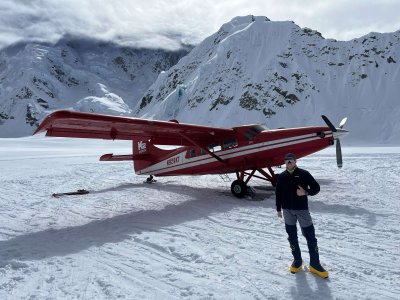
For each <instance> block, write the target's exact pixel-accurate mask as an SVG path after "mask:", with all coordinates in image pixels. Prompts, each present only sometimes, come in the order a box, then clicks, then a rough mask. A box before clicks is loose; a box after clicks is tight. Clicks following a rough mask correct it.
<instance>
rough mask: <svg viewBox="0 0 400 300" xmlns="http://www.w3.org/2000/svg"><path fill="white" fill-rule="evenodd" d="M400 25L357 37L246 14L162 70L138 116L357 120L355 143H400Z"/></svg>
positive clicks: (224, 121)
mask: <svg viewBox="0 0 400 300" xmlns="http://www.w3.org/2000/svg"><path fill="white" fill-rule="evenodd" d="M399 66H400V31H397V32H394V33H385V34H381V33H370V34H368V35H366V36H364V37H361V38H359V39H354V40H351V41H348V42H341V41H335V40H330V39H324V38H323V37H322V36H321V34H320V33H318V32H316V31H313V30H311V29H308V28H300V27H299V26H297V25H296V24H294V23H293V22H289V21H288V22H271V21H269V20H268V19H267V18H265V17H254V16H247V17H237V18H234V19H233V20H232V21H230V22H228V23H226V24H224V25H223V26H222V27H221V29H220V30H219V31H218V32H216V33H215V34H213V35H212V36H210V37H209V38H207V39H205V40H204V41H203V42H202V43H201V44H199V45H198V46H197V47H196V48H195V49H193V50H192V51H191V52H190V53H189V54H188V55H187V56H185V57H184V58H183V59H182V60H181V61H180V62H179V63H178V64H177V65H175V66H174V67H172V68H171V69H170V70H168V71H167V72H165V73H162V74H160V76H159V77H158V79H157V81H156V82H155V83H154V84H153V85H152V86H151V87H150V88H149V90H148V91H147V93H146V94H145V95H144V97H143V98H142V100H141V101H140V102H139V103H138V104H137V106H136V108H135V113H136V114H137V115H139V116H143V117H150V118H156V119H171V118H175V119H178V120H180V121H184V122H192V123H200V124H213V125H221V126H233V125H238V124H244V123H263V124H266V125H267V126H268V127H272V128H275V127H292V126H302V125H310V124H320V123H322V120H321V119H320V115H321V114H326V115H328V116H329V117H330V118H331V119H332V121H335V122H339V120H340V119H341V118H342V117H344V116H348V117H349V123H348V128H349V129H350V130H351V132H352V134H351V136H349V139H348V140H347V142H353V143H370V144H400V130H399V129H400V122H399V121H398V118H397V116H398V115H400V106H399V96H398V95H399V94H400V84H399V83H400V67H399Z"/></svg>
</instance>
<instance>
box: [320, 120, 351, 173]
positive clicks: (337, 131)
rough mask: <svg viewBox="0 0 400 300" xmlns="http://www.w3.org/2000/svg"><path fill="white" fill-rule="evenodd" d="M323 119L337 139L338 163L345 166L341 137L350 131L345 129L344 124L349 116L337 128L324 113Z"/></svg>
mask: <svg viewBox="0 0 400 300" xmlns="http://www.w3.org/2000/svg"><path fill="white" fill-rule="evenodd" d="M321 117H322V119H323V120H324V121H325V123H326V125H328V127H329V128H330V129H331V130H332V133H333V138H334V139H335V140H336V163H337V166H338V168H341V167H342V166H343V159H342V147H341V145H340V138H342V137H344V136H345V135H347V134H348V133H349V132H348V131H347V130H345V129H343V127H344V125H345V124H346V122H347V118H343V119H342V121H340V123H339V127H338V128H336V127H335V126H334V125H333V124H332V122H331V121H329V119H328V118H327V117H326V116H324V115H322V116H321Z"/></svg>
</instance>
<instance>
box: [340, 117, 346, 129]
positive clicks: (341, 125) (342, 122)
mask: <svg viewBox="0 0 400 300" xmlns="http://www.w3.org/2000/svg"><path fill="white" fill-rule="evenodd" d="M346 122H347V117H346V118H343V119H342V121H340V124H339V128H340V129H342V128H343V126H344V124H346Z"/></svg>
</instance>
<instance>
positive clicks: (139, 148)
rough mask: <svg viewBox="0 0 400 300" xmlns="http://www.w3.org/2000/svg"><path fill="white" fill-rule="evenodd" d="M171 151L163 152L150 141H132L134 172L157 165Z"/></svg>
mask: <svg viewBox="0 0 400 300" xmlns="http://www.w3.org/2000/svg"><path fill="white" fill-rule="evenodd" d="M172 151H173V150H163V149H160V148H158V147H156V146H154V144H153V143H152V141H151V140H145V139H143V140H139V139H137V140H133V141H132V154H133V167H134V168H135V172H138V171H140V170H142V169H144V168H146V167H148V166H149V165H152V164H154V163H157V162H158V161H160V160H162V159H163V157H165V156H166V155H167V154H169V153H171V152H172Z"/></svg>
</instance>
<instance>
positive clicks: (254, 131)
mask: <svg viewBox="0 0 400 300" xmlns="http://www.w3.org/2000/svg"><path fill="white" fill-rule="evenodd" d="M263 129H264V128H263V127H261V126H253V127H250V128H249V129H248V130H246V132H245V133H244V135H245V136H246V139H247V140H248V141H252V140H254V139H255V137H256V136H257V135H258V134H259V133H260V132H261V131H263Z"/></svg>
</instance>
